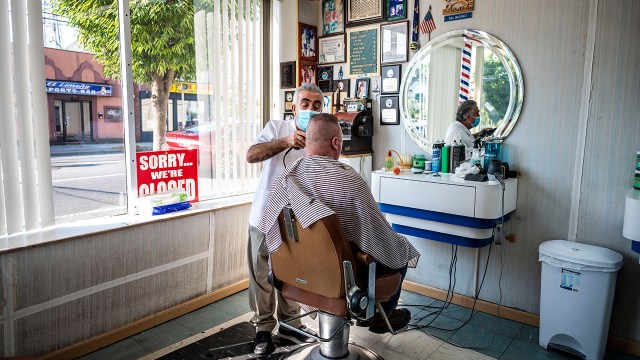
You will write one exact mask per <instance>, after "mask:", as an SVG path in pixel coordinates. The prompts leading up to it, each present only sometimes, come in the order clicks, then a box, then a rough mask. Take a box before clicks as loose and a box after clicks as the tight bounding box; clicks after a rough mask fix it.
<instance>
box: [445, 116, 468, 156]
mask: <svg viewBox="0 0 640 360" xmlns="http://www.w3.org/2000/svg"><path fill="white" fill-rule="evenodd" d="M454 140H455V141H456V142H457V143H458V144H460V143H462V144H464V146H465V147H466V148H467V149H473V141H474V140H475V138H474V137H473V135H471V131H470V130H469V129H467V127H466V126H464V125H463V124H462V123H461V122H460V121H454V122H453V124H451V125H449V127H448V128H447V133H446V134H445V136H444V142H445V143H446V144H447V145H453V141H454Z"/></svg>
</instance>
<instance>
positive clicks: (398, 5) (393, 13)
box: [385, 0, 409, 21]
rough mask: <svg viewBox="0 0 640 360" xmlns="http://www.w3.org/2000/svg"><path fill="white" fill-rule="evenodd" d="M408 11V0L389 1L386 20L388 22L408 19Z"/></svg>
mask: <svg viewBox="0 0 640 360" xmlns="http://www.w3.org/2000/svg"><path fill="white" fill-rule="evenodd" d="M408 10H409V9H407V0H387V1H386V5H385V19H386V20H387V21H396V20H403V19H406V18H407V11H408Z"/></svg>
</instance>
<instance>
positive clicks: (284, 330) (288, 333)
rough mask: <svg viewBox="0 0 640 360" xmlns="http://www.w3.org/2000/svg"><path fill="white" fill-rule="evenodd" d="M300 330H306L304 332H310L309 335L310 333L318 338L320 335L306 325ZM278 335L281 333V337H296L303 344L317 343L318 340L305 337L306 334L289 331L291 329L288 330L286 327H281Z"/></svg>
mask: <svg viewBox="0 0 640 360" xmlns="http://www.w3.org/2000/svg"><path fill="white" fill-rule="evenodd" d="M298 329H300V330H304V331H306V332H308V333H310V334H313V335H315V336H317V335H318V334H317V333H316V332H315V331H313V330H311V329H309V328H308V327H307V326H306V325H302V326H300V327H299V328H298ZM278 333H279V334H280V335H284V336H293V337H295V338H296V339H297V340H298V341H300V342H303V343H312V342H314V341H316V339H314V338H312V337H310V336H306V335H304V334H300V333H299V332H297V331H293V330H289V329H287V328H285V327H282V326H280V327H279V328H278Z"/></svg>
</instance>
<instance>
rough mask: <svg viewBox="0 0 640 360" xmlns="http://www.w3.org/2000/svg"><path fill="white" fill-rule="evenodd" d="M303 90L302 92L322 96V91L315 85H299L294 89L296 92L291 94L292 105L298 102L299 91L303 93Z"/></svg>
mask: <svg viewBox="0 0 640 360" xmlns="http://www.w3.org/2000/svg"><path fill="white" fill-rule="evenodd" d="M303 90H304V91H310V92H315V93H318V94H319V95H320V96H324V94H323V93H322V90H320V88H319V87H318V86H317V85H316V84H311V83H302V85H300V86H299V87H298V88H297V89H296V92H294V93H293V103H294V104H295V103H296V102H297V101H298V93H299V92H300V91H303Z"/></svg>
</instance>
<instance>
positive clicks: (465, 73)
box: [458, 36, 471, 103]
mask: <svg viewBox="0 0 640 360" xmlns="http://www.w3.org/2000/svg"><path fill="white" fill-rule="evenodd" d="M470 82H471V41H470V39H469V38H467V37H466V36H465V37H464V48H463V49H462V59H461V61H460V98H459V99H458V103H461V102H463V101H466V100H469V83H470Z"/></svg>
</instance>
